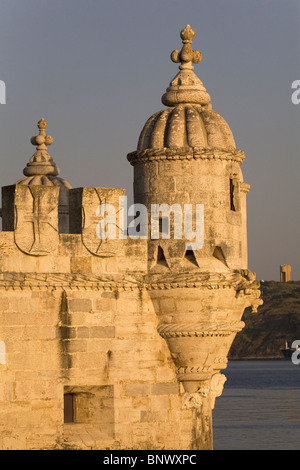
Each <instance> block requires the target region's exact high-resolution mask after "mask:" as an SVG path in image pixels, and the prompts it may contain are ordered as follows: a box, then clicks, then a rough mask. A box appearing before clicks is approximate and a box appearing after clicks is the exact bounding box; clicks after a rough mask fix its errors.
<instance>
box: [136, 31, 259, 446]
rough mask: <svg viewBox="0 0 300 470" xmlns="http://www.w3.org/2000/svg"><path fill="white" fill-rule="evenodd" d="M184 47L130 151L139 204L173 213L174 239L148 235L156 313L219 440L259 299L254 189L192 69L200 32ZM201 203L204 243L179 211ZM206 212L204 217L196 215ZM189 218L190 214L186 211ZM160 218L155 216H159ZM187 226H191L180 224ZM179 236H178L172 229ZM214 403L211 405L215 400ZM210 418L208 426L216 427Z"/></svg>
mask: <svg viewBox="0 0 300 470" xmlns="http://www.w3.org/2000/svg"><path fill="white" fill-rule="evenodd" d="M180 35H181V39H182V42H183V46H182V49H181V50H174V51H173V52H172V54H171V59H172V61H173V62H177V63H180V66H179V73H178V74H177V75H176V76H175V78H174V79H173V80H172V81H171V83H170V86H169V87H168V88H167V90H166V93H165V94H164V95H163V96H162V103H163V104H164V105H166V106H167V109H164V110H162V111H158V112H157V113H155V114H154V115H153V116H151V117H150V118H149V119H148V121H147V122H146V124H145V126H144V128H143V130H142V132H141V135H140V138H139V142H138V148H137V151H135V152H132V153H130V154H129V155H128V160H129V161H130V163H131V164H132V165H133V167H134V197H135V203H140V204H145V205H146V206H147V208H148V211H149V212H151V206H152V205H153V204H156V205H157V204H159V205H161V208H162V211H161V221H162V220H163V219H164V211H163V205H164V204H167V205H168V207H169V208H171V212H172V211H173V212H174V213H176V215H175V214H174V217H173V222H172V218H171V217H170V218H169V220H170V229H169V230H170V232H169V233H170V237H169V238H168V239H164V232H165V231H164V230H162V231H161V234H160V235H161V237H160V239H149V241H148V279H149V283H150V284H152V285H153V284H154V283H155V284H157V288H155V289H152V290H151V291H150V297H151V300H152V302H153V304H154V306H155V310H156V313H157V316H158V321H159V324H158V332H159V333H160V335H161V336H162V337H163V338H164V339H165V340H166V342H167V344H168V347H169V349H170V352H171V356H172V358H173V361H174V364H175V366H176V375H177V379H178V381H179V382H180V383H182V384H183V388H184V390H185V391H186V397H187V400H188V401H189V402H190V403H191V406H196V407H197V406H198V407H199V408H198V409H199V410H201V411H200V412H199V416H201V418H199V419H200V421H201V420H202V429H207V435H206V436H203V434H202V436H199V444H198V445H199V447H200V448H205V447H206V446H207V448H209V447H210V446H211V445H212V444H211V424H210V423H211V408H212V406H213V402H214V398H215V397H216V396H218V394H220V393H221V391H222V387H223V383H224V381H225V377H224V376H223V375H222V374H220V370H221V369H224V368H226V364H227V354H228V351H229V348H230V346H231V344H232V341H233V339H234V337H235V335H236V333H237V332H238V331H240V330H241V329H242V328H243V326H244V324H243V322H241V317H242V314H243V312H244V309H245V307H248V306H250V305H251V306H252V310H253V311H254V312H255V311H256V310H257V306H258V305H260V304H261V300H260V299H259V291H258V290H257V285H258V283H256V282H255V274H254V273H252V272H250V271H249V270H248V268H247V228H246V195H247V193H248V191H249V188H250V185H249V184H247V183H245V182H244V181H243V175H242V171H241V168H240V165H241V163H242V162H243V160H244V157H245V155H244V152H243V151H241V150H239V149H237V148H236V146H235V141H234V138H233V135H232V132H231V130H230V128H229V126H228V124H227V123H226V121H225V120H224V119H223V118H222V117H221V116H220V115H219V114H218V113H217V112H216V111H214V110H213V109H212V106H211V101H210V96H209V94H208V93H207V91H206V89H205V87H204V86H203V83H202V82H201V80H200V79H199V78H198V77H197V76H196V75H195V73H194V72H193V68H194V67H193V65H192V63H198V62H200V61H201V58H202V54H201V52H200V51H197V50H193V49H192V46H191V43H192V40H193V39H194V36H195V32H194V31H193V30H192V28H191V27H190V26H189V25H187V26H186V27H185V28H184V29H183V30H182V31H181V34H180ZM196 205H201V206H202V208H203V209H202V212H201V213H200V215H201V216H202V217H201V221H202V222H203V216H204V231H203V240H202V243H201V246H200V247H199V249H198V247H197V244H196V245H195V248H194V249H193V245H192V244H190V243H189V242H188V240H187V239H186V238H185V237H182V239H177V238H178V237H176V236H174V234H175V232H176V230H175V227H174V225H175V219H176V217H177V214H178V206H179V207H180V208H181V213H182V214H184V213H185V210H186V209H190V208H191V207H192V208H194V212H193V216H192V221H193V223H194V226H196V225H197V221H196V220H195V219H196V216H197V212H196V209H195V207H196ZM198 215H199V214H198ZM183 218H184V215H183ZM152 223H153V218H152ZM182 231H183V230H182ZM172 235H173V236H172ZM209 402H210V403H211V405H209ZM208 423H209V424H208Z"/></svg>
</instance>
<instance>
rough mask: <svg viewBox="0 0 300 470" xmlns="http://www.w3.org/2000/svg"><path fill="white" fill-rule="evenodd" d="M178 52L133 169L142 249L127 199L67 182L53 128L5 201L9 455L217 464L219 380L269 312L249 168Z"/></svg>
mask: <svg viewBox="0 0 300 470" xmlns="http://www.w3.org/2000/svg"><path fill="white" fill-rule="evenodd" d="M181 37H182V40H183V47H182V49H181V51H174V52H173V53H172V60H174V61H175V62H179V63H180V67H179V68H180V71H179V73H178V75H177V76H176V77H175V78H174V80H173V81H172V82H171V84H170V86H169V88H168V89H167V92H166V93H165V95H164V96H163V103H164V104H165V105H166V106H167V108H166V109H165V110H164V111H159V112H158V113H156V114H155V115H154V116H152V117H151V118H150V119H149V120H148V121H147V123H146V125H145V127H144V129H143V131H142V133H141V136H140V140H139V144H138V149H137V150H136V151H135V152H132V153H130V154H129V155H128V160H129V161H130V163H131V164H132V165H133V167H134V193H135V203H136V204H137V206H136V207H138V208H139V209H140V210H142V208H143V207H144V208H146V212H147V215H148V216H149V219H148V222H150V224H149V226H148V224H147V223H145V224H144V225H145V226H146V228H147V229H149V233H148V234H147V235H148V236H141V237H138V236H134V237H131V236H128V235H126V231H124V217H123V215H124V214H123V212H124V211H123V210H122V207H123V206H122V204H123V203H124V194H125V191H124V190H123V189H119V188H118V189H115V188H103V187H92V188H86V187H84V188H72V187H71V185H70V184H69V183H68V182H66V181H65V180H64V179H61V178H59V177H58V174H59V170H58V168H57V166H56V164H55V163H54V162H53V159H52V158H51V156H50V155H49V153H48V150H47V146H49V145H50V144H51V143H52V142H53V139H52V137H50V136H47V135H46V128H47V123H46V121H45V120H44V119H42V120H40V121H39V123H38V127H39V135H37V136H36V137H33V138H32V139H31V142H32V143H33V144H34V145H36V146H37V149H36V152H35V153H34V155H33V156H32V157H31V159H30V161H29V163H28V164H27V166H26V168H25V170H24V174H25V178H23V179H21V180H19V181H17V183H16V184H14V185H11V186H5V187H4V188H2V211H1V214H2V222H3V224H2V227H3V231H2V232H0V260H1V263H0V307H1V308H0V449H169V450H171V449H176V450H177V449H211V448H212V409H213V407H214V401H215V398H216V397H217V396H218V395H220V394H221V393H222V388H223V384H224V380H225V376H224V375H223V374H221V373H220V371H221V370H222V369H225V368H226V364H227V354H228V351H229V348H230V345H231V343H232V341H233V339H234V337H235V335H236V333H237V332H238V331H239V330H240V329H241V328H242V327H243V323H242V322H241V317H242V314H243V311H244V309H245V308H246V307H249V306H251V307H252V309H253V311H255V310H256V308H257V306H258V305H259V304H260V303H261V301H260V299H259V295H260V293H259V290H258V288H259V283H258V282H257V281H255V274H254V273H252V272H250V271H249V270H248V269H247V240H246V193H247V192H248V190H249V185H247V184H246V183H244V182H243V178H242V173H241V170H240V164H241V163H242V161H243V158H244V154H243V152H242V151H241V150H237V149H236V148H235V144H234V139H233V136H232V133H231V131H230V129H229V127H228V125H227V124H226V122H225V121H224V119H223V118H222V117H221V116H219V115H218V114H217V113H216V112H215V111H213V110H212V109H211V105H210V97H209V95H208V93H207V92H206V90H205V88H204V86H203V84H202V83H201V81H200V80H199V79H198V78H197V77H196V75H195V74H194V72H193V67H192V62H199V61H200V59H201V53H200V52H198V51H193V50H192V47H191V42H192V39H193V37H194V32H193V30H192V29H191V28H190V27H189V26H187V27H186V28H185V29H184V30H183V31H182V32H181ZM153 205H156V206H155V207H156V208H157V205H158V206H159V207H158V211H157V212H156V214H155V215H153V214H152V207H153ZM161 205H163V207H161ZM108 208H110V210H111V211H112V212H113V214H114V215H115V217H116V219H115V220H114V221H112V220H111V219H109V220H106V222H105V224H104V225H105V227H106V226H109V227H110V230H108V232H107V233H108V234H109V235H108V236H105V237H103V236H101V233H102V232H101V229H99V227H102V225H101V224H102V223H103V220H104V219H105V214H106V213H107V211H108ZM168 208H169V212H168ZM161 209H163V210H162V211H161ZM197 211H198V212H197ZM170 214H171V217H170ZM179 216H181V218H180V217H179ZM199 220H200V224H198V222H199ZM144 222H145V219H144ZM146 222H147V220H146ZM169 222H170V227H169V226H168V224H169ZM153 225H155V226H156V228H157V231H156V232H155V236H152V235H153V231H152V226H153ZM198 225H199V227H198ZM166 226H167V228H166ZM187 227H188V229H187ZM195 227H196V230H195ZM197 227H198V228H199V233H198V229H197ZM144 228H145V227H144ZM180 232H182V233H181V234H182V236H179V235H180ZM194 233H196V236H195V237H194V235H193V234H194ZM191 234H192V235H193V236H190V235H191ZM198 234H200V235H199V237H198V239H197V235H198ZM194 238H196V241H195V240H194Z"/></svg>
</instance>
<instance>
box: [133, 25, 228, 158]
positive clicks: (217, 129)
mask: <svg viewBox="0 0 300 470" xmlns="http://www.w3.org/2000/svg"><path fill="white" fill-rule="evenodd" d="M180 35H181V38H182V42H183V47H182V49H181V51H179V50H175V51H173V52H172V54H171V59H172V61H173V62H180V63H181V65H180V66H179V70H180V71H179V73H178V74H177V75H176V77H175V78H174V79H173V80H172V81H171V83H170V86H169V87H168V88H167V91H166V93H165V94H164V95H163V96H162V103H163V104H165V105H166V106H169V107H170V108H169V109H167V110H164V111H159V112H158V113H155V114H154V115H153V116H151V117H150V118H149V119H148V121H147V122H146V124H145V126H144V129H143V130H142V132H141V135H140V139H139V143H138V147H137V149H138V150H145V149H157V148H181V147H214V148H222V149H235V142H234V138H233V135H232V132H231V130H230V128H229V126H228V124H227V123H226V121H225V120H224V119H223V118H222V116H220V115H219V114H218V113H216V111H213V110H212V107H211V103H210V96H209V94H208V93H207V91H206V89H205V87H204V85H203V83H202V82H201V80H200V79H199V78H198V77H197V75H196V74H195V73H194V72H193V69H194V67H193V66H192V62H194V63H198V62H200V61H201V59H202V54H201V52H200V51H197V50H193V49H192V47H191V42H192V40H193V38H194V37H195V33H194V31H193V30H192V28H191V27H190V26H189V25H187V26H186V27H185V28H184V29H183V30H182V31H181V34H180Z"/></svg>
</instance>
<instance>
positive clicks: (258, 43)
mask: <svg viewBox="0 0 300 470" xmlns="http://www.w3.org/2000/svg"><path fill="white" fill-rule="evenodd" d="M187 23H189V24H190V25H191V26H192V28H193V29H194V30H195V31H196V37H195V39H194V42H193V47H194V48H196V49H200V50H201V51H202V54H203V60H202V62H201V63H200V64H198V65H196V66H195V72H196V73H197V75H198V76H199V77H200V78H201V80H202V81H203V83H204V85H205V87H206V88H207V90H208V92H209V94H210V95H211V98H212V105H213V108H214V109H215V110H216V111H217V112H219V113H220V114H221V115H222V116H223V117H224V118H225V119H226V120H227V122H228V123H229V125H230V127H231V129H232V131H233V134H234V136H235V139H236V143H237V146H238V147H239V148H241V149H243V150H244V151H245V152H246V159H245V161H244V163H243V165H242V170H243V173H244V178H245V181H247V182H248V183H250V184H251V191H250V193H249V195H248V237H249V268H250V269H252V270H254V271H256V273H257V277H258V279H265V280H269V279H274V280H279V265H280V264H291V265H292V279H294V280H296V279H300V266H299V264H300V263H299V252H300V250H299V232H300V230H299V205H300V190H299V174H300V171H299V170H300V165H299V147H300V146H299V143H300V138H299V124H300V104H299V105H298V106H296V105H293V104H292V101H291V94H292V89H291V84H292V82H293V81H294V80H299V79H300V59H299V57H300V56H299V52H300V33H299V32H300V1H299V0H284V1H283V0H226V1H225V0H182V1H179V0H151V1H150V0H147V1H145V0H74V1H71V0H48V1H46V0H0V63H1V68H0V80H4V81H5V83H6V86H7V103H6V104H5V105H1V104H0V123H1V125H0V185H1V186H4V185H7V184H12V183H14V182H15V181H16V180H17V179H19V178H20V177H22V170H23V168H24V166H25V165H26V163H27V161H28V159H29V157H30V156H31V155H32V153H33V152H34V147H33V146H32V145H31V144H30V137H31V136H32V135H36V133H37V127H36V123H37V121H38V120H39V119H40V118H41V117H44V118H45V119H46V120H47V121H48V124H49V126H48V130H47V131H48V133H49V134H50V135H52V136H53V137H54V144H53V145H52V146H51V147H50V150H49V151H50V154H51V155H52V156H53V158H54V160H55V161H56V163H57V164H58V166H59V168H60V169H61V175H60V176H62V177H64V178H66V179H67V180H68V181H69V182H70V183H71V184H72V186H73V187H78V186H104V187H110V186H112V187H123V188H125V189H126V191H127V194H128V197H129V198H130V197H132V181H133V171H132V167H131V166H130V165H129V163H128V162H127V159H126V155H127V153H128V152H130V151H132V150H135V148H136V144H137V141H138V137H139V133H140V131H141V130H142V127H143V125H144V123H145V121H146V120H147V119H148V117H149V116H150V115H151V114H153V113H154V112H156V111H158V110H160V109H163V108H164V106H163V105H162V104H161V101H160V99H161V96H162V94H163V93H164V91H165V89H166V88H167V86H168V84H169V82H170V80H171V79H172V78H173V77H174V76H175V75H176V73H177V65H176V64H173V63H172V62H171V61H170V59H169V57H170V53H171V51H172V50H173V49H177V48H180V47H181V41H180V37H179V32H180V30H181V29H182V28H183V27H184V26H185V25H186V24H187Z"/></svg>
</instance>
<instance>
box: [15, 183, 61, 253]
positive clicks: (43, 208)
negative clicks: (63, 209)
mask: <svg viewBox="0 0 300 470" xmlns="http://www.w3.org/2000/svg"><path fill="white" fill-rule="evenodd" d="M58 197H59V187H58V186H51V187H45V186H26V185H16V188H15V232H14V237H15V243H16V245H17V247H18V248H19V249H20V250H21V251H23V252H24V253H26V254H28V255H32V256H45V255H48V254H49V253H51V252H53V251H54V250H55V249H56V248H57V246H58V242H59V234H58V209H57V208H58Z"/></svg>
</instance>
